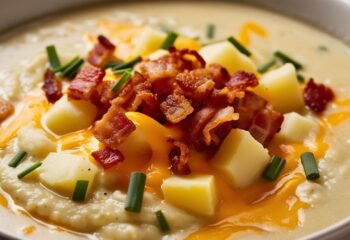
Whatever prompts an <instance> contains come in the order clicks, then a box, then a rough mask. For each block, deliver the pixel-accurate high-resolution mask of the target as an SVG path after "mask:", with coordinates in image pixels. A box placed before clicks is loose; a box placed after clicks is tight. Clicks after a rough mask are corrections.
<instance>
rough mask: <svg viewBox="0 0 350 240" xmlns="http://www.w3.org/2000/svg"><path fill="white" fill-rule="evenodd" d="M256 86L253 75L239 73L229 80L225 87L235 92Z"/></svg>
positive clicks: (256, 81) (255, 79)
mask: <svg viewBox="0 0 350 240" xmlns="http://www.w3.org/2000/svg"><path fill="white" fill-rule="evenodd" d="M258 84H259V82H258V79H257V78H256V76H255V75H254V74H253V73H247V72H244V71H239V72H236V73H235V74H234V75H233V76H232V77H231V79H230V80H229V81H228V82H227V83H226V86H227V87H228V88H230V89H234V90H236V91H244V90H246V89H247V88H248V87H256V86H258Z"/></svg>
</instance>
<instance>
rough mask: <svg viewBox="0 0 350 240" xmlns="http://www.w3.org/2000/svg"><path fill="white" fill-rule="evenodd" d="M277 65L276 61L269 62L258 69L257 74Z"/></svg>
mask: <svg viewBox="0 0 350 240" xmlns="http://www.w3.org/2000/svg"><path fill="white" fill-rule="evenodd" d="M276 63H277V61H276V59H272V60H270V61H269V62H267V63H265V64H263V65H261V66H259V67H258V72H259V73H265V72H267V71H268V70H269V69H270V68H271V67H273V66H274V65H275V64H276Z"/></svg>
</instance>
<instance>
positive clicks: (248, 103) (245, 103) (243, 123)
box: [234, 91, 267, 130]
mask: <svg viewBox="0 0 350 240" xmlns="http://www.w3.org/2000/svg"><path fill="white" fill-rule="evenodd" d="M266 104H267V101H266V100H265V99H264V98H262V97H259V96H258V95H256V94H255V93H253V92H250V91H246V92H245V95H244V97H243V98H242V99H240V101H239V104H238V106H237V113H238V114H239V119H238V120H237V121H235V122H234V126H235V127H237V128H240V129H244V130H248V129H249V127H250V126H251V125H252V122H253V118H254V116H255V115H256V114H257V112H258V111H259V110H261V109H263V108H265V106H266Z"/></svg>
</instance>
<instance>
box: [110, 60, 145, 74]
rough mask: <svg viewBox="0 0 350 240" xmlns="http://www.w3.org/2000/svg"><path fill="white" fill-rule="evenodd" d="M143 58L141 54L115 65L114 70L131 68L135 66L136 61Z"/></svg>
mask: <svg viewBox="0 0 350 240" xmlns="http://www.w3.org/2000/svg"><path fill="white" fill-rule="evenodd" d="M141 60H142V58H141V57H140V56H138V57H136V58H134V59H132V60H130V61H129V62H125V63H122V64H119V65H117V66H115V67H113V71H116V70H119V69H125V68H131V67H133V66H134V65H135V64H136V63H138V62H140V61H141Z"/></svg>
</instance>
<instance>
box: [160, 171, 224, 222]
mask: <svg viewBox="0 0 350 240" xmlns="http://www.w3.org/2000/svg"><path fill="white" fill-rule="evenodd" d="M162 191H163V195H164V199H165V200H166V201H168V202H170V203H172V204H174V205H175V206H178V207H180V208H183V209H185V210H188V211H191V212H193V213H197V214H200V215H206V216H212V215H213V214H214V213H215V209H216V204H217V193H216V187H215V179H214V176H211V175H201V176H190V177H177V176H173V177H170V178H168V179H166V180H164V182H163V184H162Z"/></svg>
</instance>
